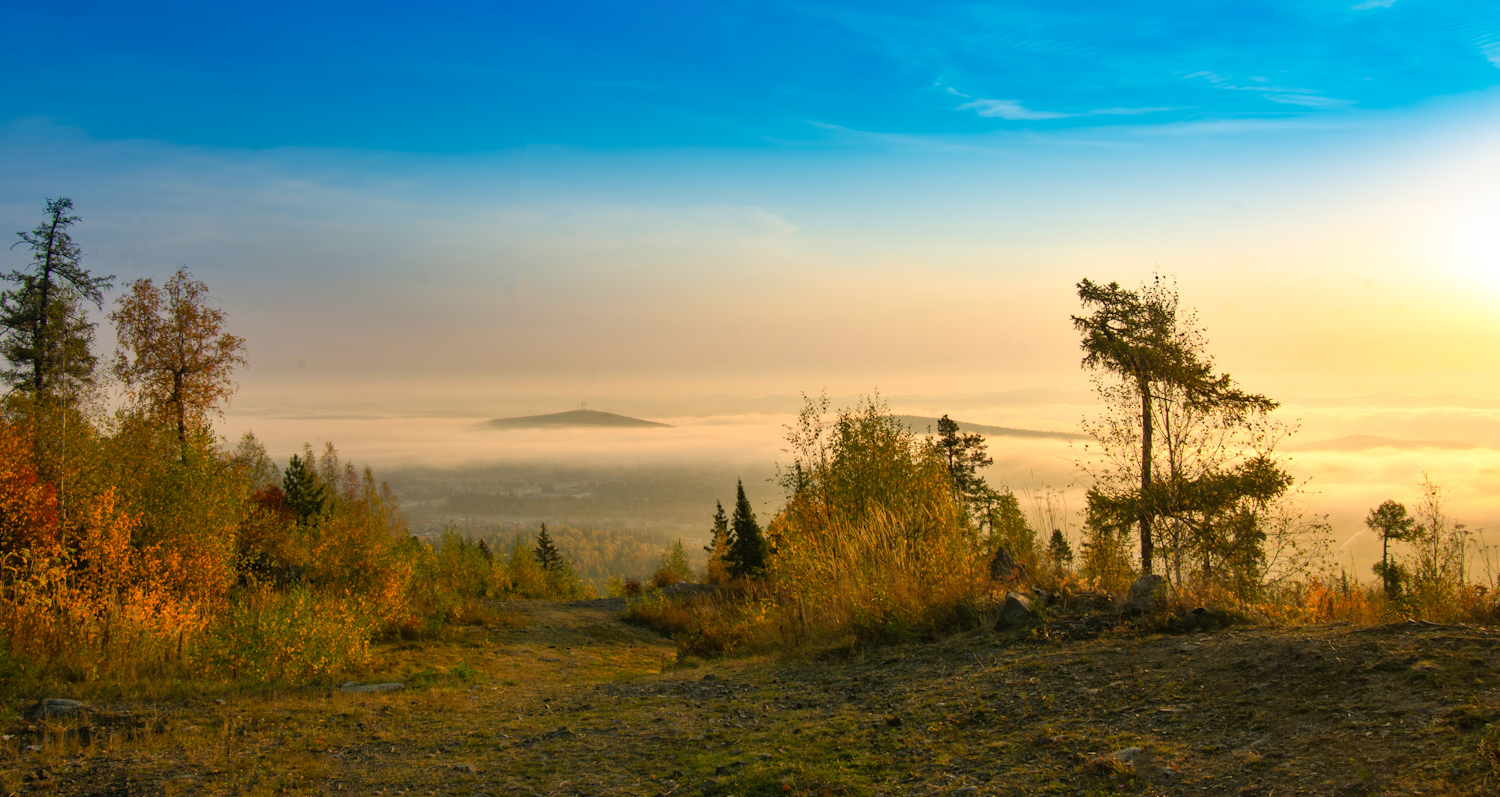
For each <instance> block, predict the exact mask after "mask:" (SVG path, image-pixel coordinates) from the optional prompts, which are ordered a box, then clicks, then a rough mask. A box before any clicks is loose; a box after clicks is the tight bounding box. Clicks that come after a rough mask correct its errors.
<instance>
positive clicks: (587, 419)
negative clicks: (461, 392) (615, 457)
mask: <svg viewBox="0 0 1500 797" xmlns="http://www.w3.org/2000/svg"><path fill="white" fill-rule="evenodd" d="M486 425H487V426H489V427H491V428H494V429H567V428H575V429H576V428H590V429H594V428H599V427H614V428H626V427H643V426H660V427H670V426H671V424H669V423H657V422H656V421H643V420H641V419H640V418H631V417H628V416H625V415H616V414H614V413H612V412H599V411H598V410H569V411H567V412H554V413H552V414H551V415H527V416H524V417H520V418H496V419H494V420H492V421H489V422H488V423H487V424H486Z"/></svg>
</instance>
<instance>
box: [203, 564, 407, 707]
mask: <svg viewBox="0 0 1500 797" xmlns="http://www.w3.org/2000/svg"><path fill="white" fill-rule="evenodd" d="M364 603H365V602H364V601H362V600H360V598H359V597H357V596H353V595H347V594H344V595H339V594H328V593H321V592H318V591H316V590H314V589H311V588H309V587H305V586H294V587H292V588H290V589H287V590H278V589H274V588H271V587H266V586H260V587H255V588H253V589H248V590H244V591H243V592H241V593H240V594H239V595H238V596H236V599H235V600H234V601H233V603H232V604H231V606H230V609H229V611H228V612H227V613H226V614H225V616H224V617H223V618H222V619H221V620H220V621H219V622H218V623H216V624H215V625H214V626H213V627H212V628H210V630H209V632H208V635H207V640H206V643H205V645H204V649H203V651H202V652H201V653H200V655H199V657H198V659H199V663H200V665H201V667H200V669H202V670H203V671H206V672H208V673H223V674H226V675H228V676H229V677H231V678H237V679H246V680H253V681H267V682H282V683H299V682H304V681H310V680H319V679H327V678H330V677H332V676H335V675H338V674H341V673H343V672H346V671H348V670H351V669H354V668H357V667H362V666H364V665H365V664H367V663H368V662H369V659H370V638H371V637H372V635H373V634H374V633H375V632H376V631H377V630H378V629H379V627H380V618H379V617H378V616H377V615H375V614H372V613H371V612H369V611H368V610H367V608H366V606H365V605H364Z"/></svg>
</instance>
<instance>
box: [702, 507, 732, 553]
mask: <svg viewBox="0 0 1500 797" xmlns="http://www.w3.org/2000/svg"><path fill="white" fill-rule="evenodd" d="M714 504H715V505H716V506H717V509H716V511H715V512H714V534H713V537H712V538H711V539H710V540H709V541H708V544H707V545H705V546H703V550H704V551H707V552H708V555H709V556H713V555H714V554H716V553H718V551H719V550H720V549H719V546H720V545H722V546H724V547H725V548H727V547H729V518H728V517H727V516H725V514H724V502H723V501H715V502H714Z"/></svg>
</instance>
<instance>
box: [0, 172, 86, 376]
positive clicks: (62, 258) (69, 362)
mask: <svg viewBox="0 0 1500 797" xmlns="http://www.w3.org/2000/svg"><path fill="white" fill-rule="evenodd" d="M72 210H73V200H71V199H68V198H67V197H59V198H57V199H49V200H47V205H46V211H45V212H46V215H47V218H46V220H45V221H43V222H42V223H41V224H39V225H37V228H36V229H35V230H32V231H31V232H20V233H16V237H18V238H19V239H20V240H19V241H17V242H16V243H15V246H20V245H22V244H25V245H26V247H27V248H28V249H30V250H31V260H32V265H31V268H30V269H29V270H25V271H23V270H15V271H11V272H9V273H7V274H5V275H4V276H3V279H5V280H7V281H9V282H11V283H14V287H12V288H9V289H7V290H6V291H4V292H3V293H0V331H3V335H4V338H3V340H0V354H3V355H4V356H5V358H6V359H7V360H9V361H10V368H9V369H7V370H6V371H5V373H4V376H5V379H6V381H7V382H9V383H10V384H11V386H13V387H15V388H17V389H19V390H20V391H21V392H22V393H24V394H28V395H30V396H31V397H32V398H34V399H45V398H51V397H55V396H58V395H64V394H66V393H67V392H69V391H70V390H72V389H76V388H78V387H82V386H87V385H90V384H92V383H93V379H94V363H95V357H94V355H93V353H92V352H91V351H90V344H91V343H92V342H93V339H94V325H93V324H91V323H89V322H88V320H87V319H86V318H85V317H84V315H83V308H82V303H83V302H85V301H87V302H92V303H93V304H94V305H95V306H96V307H102V306H103V303H104V293H103V292H104V290H105V289H107V288H109V286H110V284H111V283H112V282H113V281H114V275H110V276H105V277H95V276H93V275H91V274H89V272H88V269H85V268H84V267H83V265H82V260H83V252H82V250H81V249H79V247H78V245H77V244H75V243H73V239H72V237H71V236H70V235H69V234H68V228H69V227H71V226H73V224H74V223H75V222H77V221H78V217H77V216H74V215H71V211H72ZM13 248H14V247H13Z"/></svg>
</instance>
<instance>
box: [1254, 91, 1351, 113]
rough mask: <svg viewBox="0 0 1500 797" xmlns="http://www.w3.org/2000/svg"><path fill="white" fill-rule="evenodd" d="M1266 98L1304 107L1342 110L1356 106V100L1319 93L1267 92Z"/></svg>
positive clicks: (1283, 103)
mask: <svg viewBox="0 0 1500 797" xmlns="http://www.w3.org/2000/svg"><path fill="white" fill-rule="evenodd" d="M1266 99H1268V100H1270V101H1271V102H1279V103H1281V104H1282V105H1300V106H1302V107H1303V108H1327V109H1329V110H1341V109H1344V108H1351V107H1353V106H1354V100H1341V99H1339V98H1337V97H1323V96H1320V95H1317V94H1267V95H1266Z"/></svg>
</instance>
